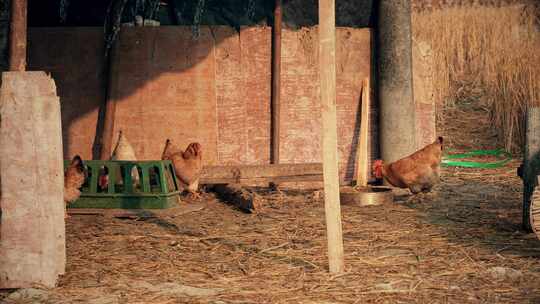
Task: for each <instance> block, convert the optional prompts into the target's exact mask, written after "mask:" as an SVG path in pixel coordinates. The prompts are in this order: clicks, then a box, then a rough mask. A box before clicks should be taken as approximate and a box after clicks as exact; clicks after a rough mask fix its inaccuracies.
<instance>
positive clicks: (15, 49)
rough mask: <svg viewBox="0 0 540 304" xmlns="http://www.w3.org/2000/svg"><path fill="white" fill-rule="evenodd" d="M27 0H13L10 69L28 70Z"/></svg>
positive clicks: (10, 32)
mask: <svg viewBox="0 0 540 304" xmlns="http://www.w3.org/2000/svg"><path fill="white" fill-rule="evenodd" d="M27 6H28V3H27V0H11V22H10V29H9V70H10V71H18V72H24V71H25V70H26V35H27V33H26V28H27V22H26V18H27Z"/></svg>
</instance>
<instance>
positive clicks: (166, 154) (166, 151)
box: [161, 138, 171, 159]
mask: <svg viewBox="0 0 540 304" xmlns="http://www.w3.org/2000/svg"><path fill="white" fill-rule="evenodd" d="M170 145H171V140H170V139H169V138H167V141H165V148H163V153H161V159H167V158H168V157H169V154H170V153H169V146H170Z"/></svg>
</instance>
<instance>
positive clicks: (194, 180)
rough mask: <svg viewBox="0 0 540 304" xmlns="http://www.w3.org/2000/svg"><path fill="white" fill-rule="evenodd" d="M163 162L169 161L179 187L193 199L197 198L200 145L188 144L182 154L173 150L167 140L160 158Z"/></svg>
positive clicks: (169, 141) (200, 158) (200, 159)
mask: <svg viewBox="0 0 540 304" xmlns="http://www.w3.org/2000/svg"><path fill="white" fill-rule="evenodd" d="M161 159H163V160H167V159H168V160H171V161H172V163H173V165H174V170H175V171H176V177H177V178H178V181H179V183H180V186H181V187H182V188H183V189H184V190H187V191H188V192H189V193H190V194H191V195H192V196H193V197H195V198H198V197H199V194H198V192H197V191H198V189H199V177H200V175H201V170H202V148H201V144H199V143H197V142H194V143H190V144H189V145H188V147H187V148H186V150H185V151H184V152H182V151H178V150H175V149H174V148H173V146H172V143H171V140H170V139H167V142H166V143H165V149H164V150H163V154H162V156H161Z"/></svg>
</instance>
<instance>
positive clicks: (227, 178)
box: [199, 163, 323, 184]
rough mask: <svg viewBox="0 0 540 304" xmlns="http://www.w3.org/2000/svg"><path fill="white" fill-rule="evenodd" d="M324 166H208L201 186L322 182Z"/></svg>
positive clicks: (202, 173)
mask: <svg viewBox="0 0 540 304" xmlns="http://www.w3.org/2000/svg"><path fill="white" fill-rule="evenodd" d="M322 180H323V176H322V164H321V163H311V164H279V165H242V166H234V165H232V166H206V167H204V168H203V170H202V172H201V178H200V181H199V182H200V183H201V184H233V183H235V184H243V183H248V182H276V183H280V182H300V181H322Z"/></svg>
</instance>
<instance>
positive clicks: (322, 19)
mask: <svg viewBox="0 0 540 304" xmlns="http://www.w3.org/2000/svg"><path fill="white" fill-rule="evenodd" d="M335 11H336V7H335V3H334V0H319V70H320V77H319V78H320V82H321V87H320V90H321V106H322V107H321V109H322V153H323V154H322V159H323V175H324V207H325V213H326V231H327V238H328V261H329V270H330V272H331V273H340V272H343V270H344V262H343V235H342V230H341V229H342V228H341V207H340V201H339V171H338V151H337V116H336V16H335Z"/></svg>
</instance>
